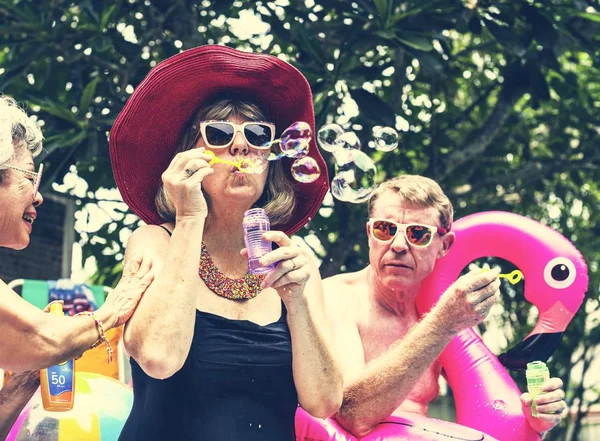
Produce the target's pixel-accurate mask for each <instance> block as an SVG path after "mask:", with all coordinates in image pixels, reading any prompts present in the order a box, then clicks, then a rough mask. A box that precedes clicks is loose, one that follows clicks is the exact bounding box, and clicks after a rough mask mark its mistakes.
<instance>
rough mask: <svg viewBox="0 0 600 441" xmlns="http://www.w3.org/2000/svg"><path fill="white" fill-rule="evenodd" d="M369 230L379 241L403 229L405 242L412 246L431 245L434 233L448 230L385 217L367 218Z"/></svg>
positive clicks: (392, 237)
mask: <svg viewBox="0 0 600 441" xmlns="http://www.w3.org/2000/svg"><path fill="white" fill-rule="evenodd" d="M369 226H370V228H369V231H370V234H371V236H372V237H373V239H375V240H378V241H380V242H390V241H391V240H393V239H394V238H395V237H396V235H397V234H398V231H400V230H402V231H404V237H405V238H406V242H408V243H409V244H411V245H412V246H414V247H427V246H429V245H431V242H432V241H433V236H434V235H435V233H438V234H440V235H443V234H446V233H447V232H448V230H446V229H445V228H442V227H436V226H435V225H425V224H415V223H412V224H400V223H398V222H394V221H391V220H387V219H369Z"/></svg>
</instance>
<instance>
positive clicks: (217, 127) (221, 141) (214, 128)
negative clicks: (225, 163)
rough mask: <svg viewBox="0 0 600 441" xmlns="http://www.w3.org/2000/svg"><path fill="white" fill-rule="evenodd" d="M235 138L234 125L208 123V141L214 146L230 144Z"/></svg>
mask: <svg viewBox="0 0 600 441" xmlns="http://www.w3.org/2000/svg"><path fill="white" fill-rule="evenodd" d="M232 138H233V126H232V125H231V124H227V123H219V122H217V123H210V124H207V125H206V140H205V141H206V142H207V143H208V144H210V145H211V146H214V147H221V146H225V145H227V144H229V142H230V141H231V139H232Z"/></svg>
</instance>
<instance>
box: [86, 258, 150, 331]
mask: <svg viewBox="0 0 600 441" xmlns="http://www.w3.org/2000/svg"><path fill="white" fill-rule="evenodd" d="M153 280H154V272H153V271H152V261H151V260H150V259H149V258H148V257H144V256H136V257H134V258H132V259H131V260H129V262H127V264H126V265H125V268H123V276H122V277H121V280H120V281H119V284H118V285H117V286H116V287H115V289H114V290H113V291H112V292H111V293H110V294H109V295H108V296H107V297H106V301H105V302H104V305H102V306H101V307H100V308H98V313H99V315H100V316H101V314H102V313H103V312H106V313H108V314H109V319H108V320H103V321H105V322H106V327H105V330H108V329H110V328H116V327H118V326H121V325H122V324H124V323H125V322H126V321H127V320H129V317H131V315H132V314H133V311H135V308H136V306H137V304H138V302H139V301H140V299H141V298H142V294H143V293H144V292H145V291H146V289H147V288H148V287H149V286H150V284H151V283H152V281H153Z"/></svg>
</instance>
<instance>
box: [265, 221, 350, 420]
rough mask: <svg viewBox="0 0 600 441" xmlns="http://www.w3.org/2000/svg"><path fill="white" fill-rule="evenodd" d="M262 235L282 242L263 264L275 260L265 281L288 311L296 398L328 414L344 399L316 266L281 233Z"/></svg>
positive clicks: (319, 413) (323, 415) (320, 414)
mask: <svg viewBox="0 0 600 441" xmlns="http://www.w3.org/2000/svg"><path fill="white" fill-rule="evenodd" d="M263 237H264V238H265V239H267V240H273V241H274V242H277V243H278V244H279V245H280V248H279V249H277V250H275V251H273V252H271V253H270V254H269V255H268V256H263V259H266V260H265V261H264V262H263V259H261V263H262V264H263V265H269V264H270V263H275V262H278V263H277V266H276V268H275V269H274V270H273V271H272V272H271V273H270V274H269V275H268V276H267V277H266V278H265V283H264V285H265V286H272V287H273V288H275V289H276V290H277V292H278V293H279V295H280V296H281V298H282V299H283V301H284V303H285V306H286V308H287V310H288V326H289V328H290V333H291V336H292V357H293V370H294V383H295V384H296V389H297V391H298V401H299V402H300V405H301V406H302V407H303V408H304V409H305V410H306V411H307V412H308V413H310V414H311V415H313V416H315V417H319V418H326V417H328V416H330V415H333V414H334V413H335V412H337V411H338V409H339V408H340V406H341V404H342V398H343V377H342V370H341V367H340V365H339V362H338V360H337V358H336V357H335V355H334V350H333V344H332V338H331V332H330V329H329V323H328V322H327V319H326V315H325V306H324V301H323V287H322V283H321V277H320V274H319V270H318V268H317V266H316V264H315V262H314V261H313V259H312V257H311V256H310V255H309V254H308V252H307V251H306V250H302V249H301V248H300V247H296V246H294V245H292V242H291V240H290V239H289V238H288V237H287V236H286V235H285V234H283V233H281V232H279V231H273V232H270V233H265V235H264V236H263Z"/></svg>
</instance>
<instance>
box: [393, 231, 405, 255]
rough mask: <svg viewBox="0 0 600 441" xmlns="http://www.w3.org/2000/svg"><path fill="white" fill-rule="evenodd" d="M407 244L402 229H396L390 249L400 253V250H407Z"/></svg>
mask: <svg viewBox="0 0 600 441" xmlns="http://www.w3.org/2000/svg"><path fill="white" fill-rule="evenodd" d="M408 248H409V245H408V242H407V241H406V237H405V236H404V232H403V231H398V234H396V237H394V238H393V239H392V250H393V251H394V252H396V253H400V252H402V251H406V250H408Z"/></svg>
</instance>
